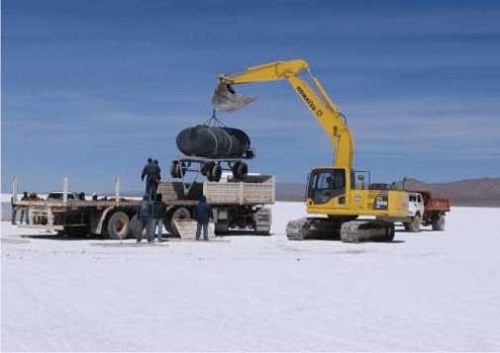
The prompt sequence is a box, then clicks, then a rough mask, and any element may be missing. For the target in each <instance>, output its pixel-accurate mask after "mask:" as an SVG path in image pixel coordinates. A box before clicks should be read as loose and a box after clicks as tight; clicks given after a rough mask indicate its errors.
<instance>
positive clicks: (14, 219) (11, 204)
mask: <svg viewBox="0 0 500 353" xmlns="http://www.w3.org/2000/svg"><path fill="white" fill-rule="evenodd" d="M10 207H11V210H12V213H11V223H12V224H17V222H16V216H17V207H16V205H14V196H11V198H10Z"/></svg>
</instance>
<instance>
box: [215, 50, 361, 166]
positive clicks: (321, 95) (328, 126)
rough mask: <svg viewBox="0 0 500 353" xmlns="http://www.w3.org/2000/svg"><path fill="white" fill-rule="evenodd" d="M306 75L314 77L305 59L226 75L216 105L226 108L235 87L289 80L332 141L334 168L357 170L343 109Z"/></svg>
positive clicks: (351, 139)
mask: <svg viewBox="0 0 500 353" xmlns="http://www.w3.org/2000/svg"><path fill="white" fill-rule="evenodd" d="M304 71H307V72H309V73H310V70H309V64H308V63H307V62H306V61H305V60H303V59H295V60H290V61H275V62H270V63H267V64H263V65H258V66H252V67H249V68H248V69H246V70H245V71H243V72H241V73H238V74H234V75H225V74H223V75H220V76H219V83H218V86H217V89H216V94H215V96H214V99H213V100H212V101H213V102H219V104H220V105H224V104H225V103H226V102H227V100H225V99H224V98H227V97H228V92H229V97H230V96H231V94H232V93H234V91H233V88H232V86H233V85H239V84H245V83H257V82H268V81H278V80H286V81H288V83H289V84H290V86H291V87H292V88H293V89H294V91H295V92H296V93H297V95H298V96H299V97H300V99H301V100H302V101H303V102H304V103H305V105H306V106H307V108H308V109H309V111H310V112H311V113H312V115H313V116H314V117H315V118H316V120H317V121H318V123H319V124H320V125H321V127H322V128H323V130H324V131H325V133H326V134H327V136H328V137H329V139H330V141H331V143H332V148H333V152H334V158H333V160H334V166H335V167H342V168H346V169H349V170H350V169H352V166H353V153H354V147H353V146H354V144H353V137H352V134H351V132H350V130H349V128H348V127H347V124H346V122H345V120H344V118H343V116H342V114H341V113H340V111H339V109H338V108H337V106H336V105H335V104H334V103H333V102H332V100H331V99H330V98H329V97H328V95H327V93H326V91H325V89H324V88H323V86H322V85H321V83H320V82H319V80H318V79H317V78H315V77H313V76H312V75H311V77H312V83H313V85H314V87H311V86H310V85H309V84H308V82H307V81H306V80H304V79H302V78H301V77H300V76H299V75H300V74H301V73H302V72H304ZM240 103H241V99H237V100H235V104H236V105H240V106H243V105H245V104H240ZM226 107H227V106H226ZM216 108H217V107H216ZM226 110H235V109H226Z"/></svg>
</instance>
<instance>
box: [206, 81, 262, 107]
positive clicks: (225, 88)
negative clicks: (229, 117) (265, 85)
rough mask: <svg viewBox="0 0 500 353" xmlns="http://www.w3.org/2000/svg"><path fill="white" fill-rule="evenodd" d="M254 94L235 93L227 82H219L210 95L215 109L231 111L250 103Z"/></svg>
mask: <svg viewBox="0 0 500 353" xmlns="http://www.w3.org/2000/svg"><path fill="white" fill-rule="evenodd" d="M255 99H257V97H256V96H248V95H242V94H236V92H235V91H234V89H233V88H232V87H231V85H230V84H229V83H226V82H219V84H218V85H217V87H216V88H215V92H214V95H213V97H212V105H213V107H214V109H215V110H218V111H224V112H233V111H235V110H239V109H241V108H243V107H245V106H247V105H248V104H250V103H252V102H253V101H254V100H255Z"/></svg>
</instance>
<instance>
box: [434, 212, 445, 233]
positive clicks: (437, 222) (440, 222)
mask: <svg viewBox="0 0 500 353" xmlns="http://www.w3.org/2000/svg"><path fill="white" fill-rule="evenodd" d="M444 225H445V219H444V215H442V214H440V215H438V216H437V217H436V218H434V219H433V221H432V230H437V231H443V230H444Z"/></svg>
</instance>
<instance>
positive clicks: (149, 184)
mask: <svg viewBox="0 0 500 353" xmlns="http://www.w3.org/2000/svg"><path fill="white" fill-rule="evenodd" d="M144 177H146V195H148V197H149V199H150V200H154V199H155V197H156V191H157V190H158V183H159V181H160V179H161V169H160V167H159V165H158V161H157V160H156V159H155V160H154V161H153V159H152V158H148V162H147V163H146V165H145V166H144V168H143V169H142V173H141V181H144Z"/></svg>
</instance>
